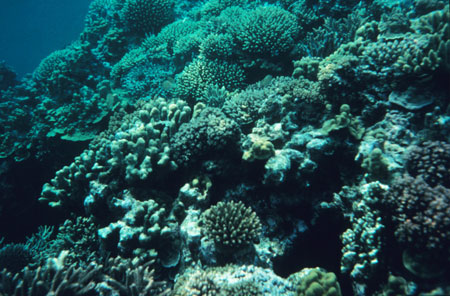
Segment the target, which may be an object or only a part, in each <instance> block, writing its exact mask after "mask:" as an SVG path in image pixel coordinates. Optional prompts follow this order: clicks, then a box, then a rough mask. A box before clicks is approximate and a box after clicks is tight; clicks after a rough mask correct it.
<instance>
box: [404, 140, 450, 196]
mask: <svg viewBox="0 0 450 296" xmlns="http://www.w3.org/2000/svg"><path fill="white" fill-rule="evenodd" d="M407 166H408V172H409V173H410V174H411V175H412V176H414V177H415V176H422V178H423V179H424V180H425V181H426V182H427V183H428V184H430V186H436V185H438V184H440V185H443V186H446V187H450V144H449V143H446V142H441V141H427V142H424V143H422V144H420V145H413V146H411V147H410V149H409V153H408V156H407Z"/></svg>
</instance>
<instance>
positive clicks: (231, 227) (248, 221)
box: [201, 201, 261, 250]
mask: <svg viewBox="0 0 450 296" xmlns="http://www.w3.org/2000/svg"><path fill="white" fill-rule="evenodd" d="M201 221H202V223H203V226H202V231H203V233H204V235H206V236H207V237H208V238H210V239H212V240H213V241H214V242H215V243H216V245H217V246H218V247H219V248H220V249H222V250H225V249H226V250H232V249H235V248H240V247H243V246H247V245H250V244H252V243H254V242H255V241H257V240H258V238H259V235H260V233H261V222H260V220H259V218H258V216H257V215H256V213H255V212H253V211H252V209H251V208H250V207H246V206H245V205H244V203H242V202H240V201H239V202H234V201H231V202H219V203H217V204H216V205H214V206H212V207H211V208H209V209H208V210H206V211H205V212H204V213H203V214H202V217H201Z"/></svg>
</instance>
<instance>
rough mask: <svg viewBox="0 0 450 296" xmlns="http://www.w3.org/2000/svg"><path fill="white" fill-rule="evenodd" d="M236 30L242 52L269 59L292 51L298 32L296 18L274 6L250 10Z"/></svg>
mask: <svg viewBox="0 0 450 296" xmlns="http://www.w3.org/2000/svg"><path fill="white" fill-rule="evenodd" d="M238 28H239V30H237V41H238V42H239V44H240V45H241V46H242V50H243V51H244V52H246V53H248V54H259V55H263V56H271V57H274V56H279V55H281V54H283V53H287V52H288V51H289V50H290V49H292V47H293V46H294V40H295V38H296V37H297V34H298V30H299V27H298V24H297V19H296V17H295V16H294V15H293V14H291V13H290V12H288V11H286V10H284V9H282V8H279V7H276V6H266V7H258V8H256V9H255V10H251V11H250V12H249V13H247V14H245V15H244V16H243V18H242V20H240V21H239V24H238Z"/></svg>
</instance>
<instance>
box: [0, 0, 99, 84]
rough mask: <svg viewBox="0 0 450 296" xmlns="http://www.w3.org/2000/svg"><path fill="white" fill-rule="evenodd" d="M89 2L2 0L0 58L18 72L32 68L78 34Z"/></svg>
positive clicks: (86, 0)
mask: <svg viewBox="0 0 450 296" xmlns="http://www.w3.org/2000/svg"><path fill="white" fill-rule="evenodd" d="M90 2H91V1H89V0H77V1H72V0H17V1H2V3H1V9H0V60H5V61H6V64H8V65H9V66H11V67H12V68H13V69H14V70H15V71H16V72H17V74H19V76H23V75H24V74H26V73H29V72H32V71H33V70H34V68H36V67H37V65H39V62H40V61H41V60H42V59H43V58H44V57H46V56H47V55H48V54H50V53H51V52H52V51H54V50H56V49H60V48H62V47H64V46H66V45H67V44H69V43H70V42H71V41H73V40H75V39H76V38H77V37H78V35H79V34H80V33H81V31H82V29H83V21H84V16H85V15H86V12H87V10H88V6H89V3H90Z"/></svg>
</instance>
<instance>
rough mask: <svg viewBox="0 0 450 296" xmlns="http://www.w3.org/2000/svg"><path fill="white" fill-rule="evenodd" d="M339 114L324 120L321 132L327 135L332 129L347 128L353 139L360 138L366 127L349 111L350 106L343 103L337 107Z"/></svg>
mask: <svg viewBox="0 0 450 296" xmlns="http://www.w3.org/2000/svg"><path fill="white" fill-rule="evenodd" d="M339 112H340V113H339V114H338V115H336V116H335V117H334V118H332V119H329V120H327V121H325V122H324V123H323V125H322V132H323V133H324V134H325V135H328V134H329V133H331V132H332V131H336V130H340V129H344V128H347V129H348V131H349V132H350V134H351V135H352V136H353V137H355V139H357V140H360V139H361V138H362V136H363V135H364V133H365V131H366V129H365V128H364V127H363V126H362V123H361V122H360V121H359V120H358V118H356V117H354V116H353V115H352V114H351V113H350V106H349V105H347V104H343V105H342V106H341V107H340V109H339Z"/></svg>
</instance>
